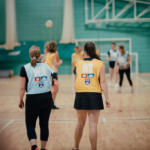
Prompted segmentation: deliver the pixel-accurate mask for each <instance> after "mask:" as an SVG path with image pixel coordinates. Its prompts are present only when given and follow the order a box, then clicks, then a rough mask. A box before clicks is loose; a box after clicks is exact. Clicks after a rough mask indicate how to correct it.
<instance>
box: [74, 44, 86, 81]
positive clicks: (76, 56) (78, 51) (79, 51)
mask: <svg viewBox="0 0 150 150" xmlns="http://www.w3.org/2000/svg"><path fill="white" fill-rule="evenodd" d="M74 51H75V53H73V54H72V72H73V73H74V74H75V75H76V65H77V62H78V61H80V60H82V59H83V58H84V53H83V52H82V47H78V46H75V48H74ZM75 80H76V76H75Z"/></svg>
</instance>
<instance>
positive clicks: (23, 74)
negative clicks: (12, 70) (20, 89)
mask: <svg viewBox="0 0 150 150" xmlns="http://www.w3.org/2000/svg"><path fill="white" fill-rule="evenodd" d="M20 77H25V78H26V92H27V85H28V82H29V80H28V76H27V73H26V70H25V67H24V66H23V67H22V68H21V70H20Z"/></svg>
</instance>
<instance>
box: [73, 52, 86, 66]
mask: <svg viewBox="0 0 150 150" xmlns="http://www.w3.org/2000/svg"><path fill="white" fill-rule="evenodd" d="M83 58H84V53H83V52H81V53H80V54H78V55H77V54H76V53H73V54H72V59H73V65H74V67H76V64H77V62H78V61H80V60H82V59H83Z"/></svg>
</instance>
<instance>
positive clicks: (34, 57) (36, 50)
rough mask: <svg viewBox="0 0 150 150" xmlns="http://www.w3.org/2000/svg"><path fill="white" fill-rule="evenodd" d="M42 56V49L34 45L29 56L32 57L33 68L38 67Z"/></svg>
mask: <svg viewBox="0 0 150 150" xmlns="http://www.w3.org/2000/svg"><path fill="white" fill-rule="evenodd" d="M40 55H41V51H40V48H39V47H38V46H36V45H33V46H31V47H30V49H29V56H30V57H31V61H30V63H31V65H32V66H33V67H35V66H36V63H37V61H38V58H39V57H40Z"/></svg>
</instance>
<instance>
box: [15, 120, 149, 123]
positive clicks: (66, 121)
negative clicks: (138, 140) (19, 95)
mask: <svg viewBox="0 0 150 150" xmlns="http://www.w3.org/2000/svg"><path fill="white" fill-rule="evenodd" d="M141 121H144V122H145V121H150V120H115V121H108V120H107V121H106V122H105V123H109V122H113V123H115V122H141ZM87 122H88V121H86V123H87ZM98 122H104V121H98ZM54 123H59V124H61V123H77V121H61V122H60V121H51V122H49V124H54ZM13 124H25V122H13ZM36 124H38V123H36Z"/></svg>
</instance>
